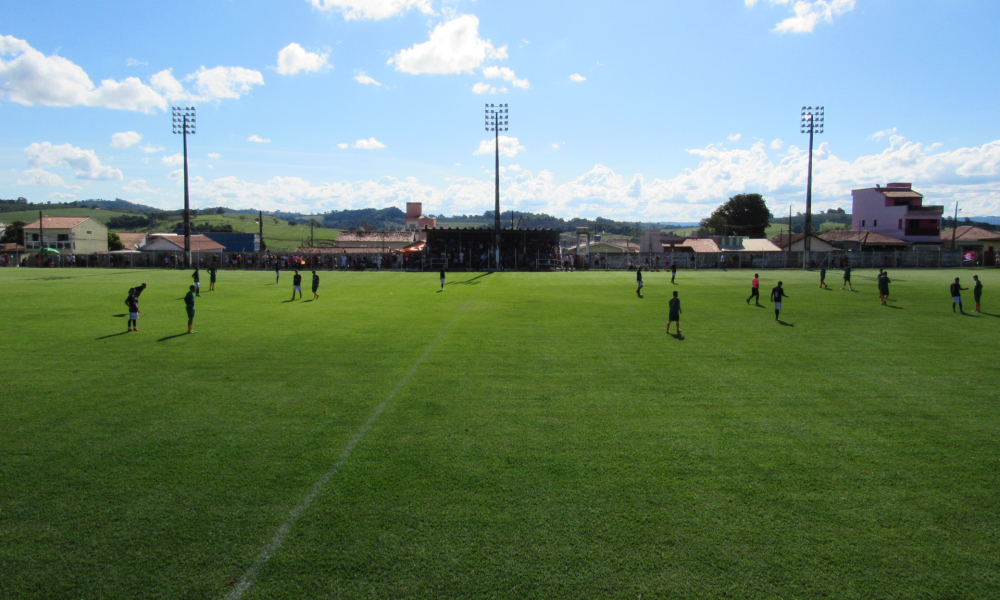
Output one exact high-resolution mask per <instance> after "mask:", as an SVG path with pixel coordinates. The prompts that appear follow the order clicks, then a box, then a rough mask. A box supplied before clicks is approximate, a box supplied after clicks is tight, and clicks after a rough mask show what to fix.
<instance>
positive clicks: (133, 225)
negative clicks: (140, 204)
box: [108, 215, 152, 229]
mask: <svg viewBox="0 0 1000 600" xmlns="http://www.w3.org/2000/svg"><path fill="white" fill-rule="evenodd" d="M151 224H152V223H151V222H150V220H149V219H147V218H146V217H143V216H141V215H119V216H117V217H111V218H110V219H108V227H109V228H111V229H144V228H146V227H149V226H150V225H151Z"/></svg>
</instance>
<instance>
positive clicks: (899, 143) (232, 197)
mask: <svg viewBox="0 0 1000 600" xmlns="http://www.w3.org/2000/svg"><path fill="white" fill-rule="evenodd" d="M766 147H767V143H765V142H758V143H756V144H754V146H753V147H751V148H749V149H745V150H727V149H725V148H719V147H716V146H708V147H706V148H704V149H697V150H689V153H690V155H691V156H692V157H694V158H695V159H696V164H695V165H694V166H693V167H692V168H690V169H686V170H684V171H682V172H680V173H678V174H676V175H675V176H673V177H669V178H666V179H660V178H652V179H650V178H648V177H646V176H645V175H643V174H641V173H633V174H630V175H622V174H619V173H615V172H614V171H613V170H611V169H610V168H608V167H606V166H603V165H599V164H598V165H594V167H593V168H591V169H590V170H589V171H587V172H586V173H584V174H582V175H580V176H579V177H576V178H573V179H569V180H568V181H565V182H564V183H557V182H556V176H555V174H553V173H552V172H550V171H547V170H543V171H540V172H538V173H532V172H531V171H528V170H524V169H517V168H516V165H511V166H509V167H507V168H505V169H503V170H502V171H501V175H500V184H501V194H502V200H503V203H504V206H505V207H507V208H514V209H517V210H524V211H531V212H545V213H548V214H554V215H558V216H563V217H573V216H586V217H595V216H604V217H607V218H618V219H629V220H635V219H643V220H647V219H648V220H655V221H667V220H683V221H693V220H697V219H700V218H703V217H705V216H708V214H710V213H711V212H712V210H714V209H715V208H716V207H717V206H718V205H719V204H720V203H721V202H723V201H724V200H725V199H726V198H728V197H730V196H732V195H734V194H738V193H741V192H746V191H758V192H760V193H762V194H764V196H765V198H766V199H767V201H768V203H769V204H770V205H771V206H773V207H776V208H775V212H776V213H777V212H783V211H787V210H788V205H789V204H793V205H794V209H795V210H803V208H804V206H803V205H804V193H803V190H804V188H805V178H806V175H805V172H806V161H807V160H808V153H807V152H805V151H804V150H801V149H799V148H796V147H794V146H791V147H789V148H788V154H785V155H781V156H780V157H775V158H772V157H770V156H768V154H767V150H766ZM929 148H930V147H924V146H923V145H921V144H919V143H915V142H908V141H906V140H905V139H903V138H902V137H899V136H894V138H893V139H892V140H890V141H889V145H888V147H887V148H886V149H885V150H884V151H883V152H881V153H879V154H875V155H870V156H861V157H858V158H857V159H855V160H853V161H844V160H842V159H839V158H837V157H836V156H834V155H833V154H832V153H831V152H830V150H829V148H828V147H827V145H826V144H822V145H821V146H820V148H819V149H818V150H817V151H816V152H815V153H814V160H815V165H814V167H815V170H814V176H815V181H814V184H813V185H814V188H813V201H814V206H816V210H825V209H826V208H832V207H835V206H843V207H845V208H850V202H851V195H850V190H852V189H856V188H859V187H870V186H873V185H874V184H875V183H877V182H888V181H912V182H914V187H915V188H916V189H917V190H918V191H920V192H921V193H923V194H925V195H926V196H927V200H926V202H927V203H928V204H946V205H947V204H950V203H951V202H954V201H955V200H960V201H961V202H962V205H963V207H968V208H967V210H968V211H969V212H968V214H976V215H989V214H1000V140H998V141H995V142H990V143H987V144H984V145H983V146H978V147H971V148H959V149H957V150H953V151H944V152H941V151H939V152H932V151H930V149H929ZM490 152H492V140H491V146H490ZM179 176H180V173H179V172H178V174H177V175H175V176H174V177H179ZM192 186H193V190H194V191H193V193H194V194H195V195H197V196H198V197H199V198H205V199H211V200H206V203H211V204H213V205H214V204H226V205H228V206H232V207H233V208H262V209H265V210H289V211H303V212H307V211H308V212H315V211H319V212H323V211H327V210H334V209H345V208H365V207H377V208H382V207H387V206H397V207H400V206H403V204H404V203H405V202H413V201H415V202H423V203H424V207H425V210H426V211H427V212H431V213H434V214H470V213H479V212H482V211H484V210H486V209H489V208H491V207H492V206H493V178H492V177H484V178H483V179H474V178H461V177H459V178H453V179H451V180H450V182H449V183H448V184H447V187H444V188H440V187H435V186H431V185H427V184H422V183H420V182H419V181H418V180H417V179H415V178H406V179H397V178H394V177H382V178H380V179H377V180H364V181H355V182H340V183H322V184H316V185H313V184H311V183H310V182H309V181H307V180H304V179H301V178H297V177H274V178H272V179H270V180H268V181H266V182H264V183H256V182H248V181H243V180H239V179H236V178H235V177H226V178H221V179H216V180H212V181H205V180H202V179H201V178H195V179H194V180H193V183H192Z"/></svg>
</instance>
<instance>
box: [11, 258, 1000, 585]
mask: <svg viewBox="0 0 1000 600" xmlns="http://www.w3.org/2000/svg"><path fill="white" fill-rule="evenodd" d="M973 273H974V271H964V272H960V273H959V272H957V271H892V272H891V276H892V279H893V284H892V298H893V302H892V308H888V307H883V306H881V305H879V302H878V299H877V292H876V289H875V283H874V277H873V273H872V272H870V271H855V277H854V283H855V289H856V290H857V292H854V293H852V292H848V291H840V289H839V281H836V280H837V279H838V275H839V274H838V273H836V272H832V273H831V277H830V279H832V280H833V281H830V283H831V285H833V286H834V289H833V290H832V291H824V290H820V289H818V288H817V283H818V281H817V274H816V273H805V272H790V271H786V272H761V276H762V288H763V289H764V290H765V292H764V293H765V304H767V303H766V292H767V290H769V289H770V288H771V287H772V286H773V284H774V282H775V280H776V279H778V278H781V279H782V280H784V281H785V289H786V293H787V294H788V295H789V296H790V297H789V298H787V299H786V301H785V307H784V310H783V311H782V318H783V321H784V323H785V324H779V323H776V322H775V321H774V313H773V311H771V310H770V307H769V305H768V307H767V308H757V307H754V306H748V305H747V304H745V303H744V300H745V298H746V296H747V294H748V288H749V280H750V278H751V276H752V273H750V272H747V271H743V272H733V271H730V272H727V273H720V272H716V271H711V272H705V271H702V272H693V271H681V272H679V273H678V278H677V279H678V285H676V286H672V285H671V284H670V281H669V274H667V273H648V274H646V277H645V280H646V287H645V290H644V293H645V298H643V299H639V298H637V297H636V295H635V285H634V279H635V277H634V274H632V273H627V272H625V273H621V272H620V273H605V272H593V273H585V272H576V273H550V274H527V273H523V274H481V273H480V274H450V275H449V278H448V282H449V283H448V285H447V286H446V291H444V292H437V289H438V287H439V286H438V282H437V276H436V274H435V273H429V274H402V273H371V272H364V273H323V274H322V286H321V289H320V292H321V298H320V299H319V300H318V301H316V302H304V301H298V300H296V301H295V302H285V301H286V300H288V298H289V296H290V292H291V275H290V274H289V273H284V274H282V276H281V282H280V285H275V283H274V275H273V273H268V272H262V273H257V272H222V273H220V277H219V283H218V286H217V287H218V291H216V292H204V293H203V294H202V297H201V298H199V299H198V308H197V311H198V316H197V318H196V321H195V329H196V331H197V333H195V334H192V335H187V334H184V331H185V329H186V317H185V315H184V309H183V302H182V301H181V297H182V296H183V295H184V293H185V291H186V288H187V285H188V284H189V283H190V277H189V276H188V274H187V273H186V272H168V271H142V270H135V271H96V270H39V269H0V302H2V306H3V307H4V308H3V319H2V320H0V340H2V341H3V349H4V360H3V361H2V363H0V385H2V402H0V489H2V493H0V540H2V543H0V597H2V598H45V599H59V598H140V597H141V598H171V599H173V598H218V599H222V598H237V597H241V598H248V599H251V598H252V599H264V598H283V599H299V598H301V599H315V598H393V599H398V598H413V599H418V598H512V599H514V598H516V599H521V598H538V599H553V598H556V599H561V598H567V599H569V598H572V599H578V598H623V599H625V598H628V599H636V598H644V599H649V598H720V597H729V598H821V597H825V598H857V599H865V600H868V599H873V598H899V599H904V598H905V599H910V598H995V597H997V590H998V589H1000V535H998V523H1000V394H998V388H997V362H998V360H1000V353H998V350H1000V318H998V316H997V315H1000V271H996V270H993V271H976V273H978V274H979V275H980V277H981V278H982V279H983V282H984V285H985V287H986V295H985V297H984V300H985V302H984V313H983V314H982V315H969V316H962V315H958V314H953V313H952V311H951V301H950V298H949V294H948V283H949V281H950V279H951V278H953V277H955V276H956V275H960V276H961V277H962V281H963V283H965V284H969V283H971V277H972V274H973ZM143 281H145V282H146V283H148V284H149V288H148V289H147V290H146V292H145V293H144V294H143V296H142V299H141V301H142V316H141V318H140V321H139V323H140V329H141V331H140V332H139V333H129V334H125V333H123V332H124V331H125V318H124V316H123V313H124V312H125V305H124V299H125V295H126V292H127V290H128V288H129V287H131V286H134V285H138V284H139V283H141V282H143ZM203 285H204V287H205V289H207V287H208V285H207V282H206V283H203ZM673 290H677V291H679V292H680V297H681V300H682V303H683V304H682V306H683V311H684V313H683V331H684V336H683V339H679V338H677V337H674V336H668V335H665V333H664V328H665V325H666V323H665V321H666V304H667V299H668V297H669V295H670V292H672V291H673ZM966 293H967V294H968V297H967V304H966V309H967V310H971V309H972V306H971V304H972V303H971V292H966ZM310 295H311V294H310V293H309V291H308V280H307V285H306V292H305V296H306V299H307V300H308V299H309V297H310ZM265 559H266V560H265Z"/></svg>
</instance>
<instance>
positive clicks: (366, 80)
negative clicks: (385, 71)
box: [354, 71, 382, 86]
mask: <svg viewBox="0 0 1000 600" xmlns="http://www.w3.org/2000/svg"><path fill="white" fill-rule="evenodd" d="M354 81H357V82H358V83H360V84H363V85H374V86H381V85H382V84H381V83H379V82H377V81H375V80H374V79H372V78H371V77H369V76H368V74H367V73H365V72H364V71H359V72H358V74H357V75H355V76H354Z"/></svg>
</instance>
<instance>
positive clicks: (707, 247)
mask: <svg viewBox="0 0 1000 600" xmlns="http://www.w3.org/2000/svg"><path fill="white" fill-rule="evenodd" d="M681 246H687V247H688V248H691V249H692V250H694V251H695V252H708V253H711V252H721V250H720V249H719V245H718V244H716V243H715V241H714V240H710V239H707V238H706V239H698V238H688V239H686V240H684V243H683V244H681Z"/></svg>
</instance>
